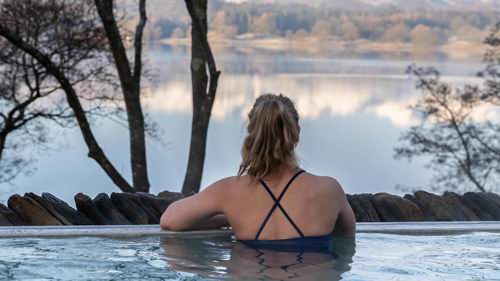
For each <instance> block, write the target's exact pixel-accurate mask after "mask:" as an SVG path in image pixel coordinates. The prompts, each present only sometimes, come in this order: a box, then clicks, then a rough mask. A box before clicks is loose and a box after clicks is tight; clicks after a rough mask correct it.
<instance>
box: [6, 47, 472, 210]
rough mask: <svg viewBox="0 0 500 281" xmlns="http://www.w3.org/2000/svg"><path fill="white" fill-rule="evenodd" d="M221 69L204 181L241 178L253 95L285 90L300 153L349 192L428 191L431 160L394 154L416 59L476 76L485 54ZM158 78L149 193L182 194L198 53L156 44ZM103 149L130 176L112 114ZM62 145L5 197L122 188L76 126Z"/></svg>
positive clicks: (274, 61)
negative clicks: (295, 116) (297, 118)
mask: <svg viewBox="0 0 500 281" xmlns="http://www.w3.org/2000/svg"><path fill="white" fill-rule="evenodd" d="M215 55H216V60H217V63H218V66H219V68H220V69H221V70H222V76H221V80H220V83H219V84H220V85H219V90H218V94H217V98H216V102H215V105H214V109H213V118H212V120H211V124H210V129H209V135H208V147H207V158H206V162H205V170H204V176H203V186H206V185H207V184H210V183H211V182H213V181H215V180H217V179H219V178H221V177H226V176H231V175H235V173H236V172H237V169H238V165H239V161H240V154H239V153H240V145H241V143H242V140H243V137H244V135H245V118H246V114H247V112H248V111H249V109H250V107H251V106H252V104H253V102H254V100H255V98H256V97H257V96H259V95H261V94H263V93H283V94H285V95H287V96H289V97H290V98H292V100H294V101H295V103H296V105H297V107H298V111H299V113H300V115H301V123H300V125H301V142H300V145H299V147H298V156H299V159H300V163H301V165H302V167H303V168H304V169H306V170H307V171H309V172H312V173H315V174H321V175H330V176H333V177H336V178H337V179H338V180H339V181H340V183H341V184H342V185H343V186H344V188H345V190H346V192H348V193H361V192H379V191H385V192H393V193H402V191H401V188H397V186H402V187H407V188H422V189H429V188H428V186H429V184H430V180H431V172H430V171H429V170H427V169H426V168H425V167H424V166H425V161H424V159H421V160H417V161H412V162H408V161H406V160H395V159H394V158H393V154H394V151H393V150H394V146H395V145H396V144H397V143H398V138H399V136H400V135H401V133H402V132H404V131H405V130H406V129H407V128H408V127H409V126H411V125H412V124H415V122H416V120H415V118H414V116H412V114H411V112H410V111H409V110H408V106H409V105H410V104H411V103H412V102H414V101H415V100H416V99H417V98H418V94H419V92H418V91H416V90H415V89H414V84H415V81H414V79H413V78H412V77H409V76H408V75H406V74H405V70H406V68H407V66H408V65H410V64H411V63H413V62H417V63H418V64H419V65H422V66H424V65H429V66H430V65H432V66H436V67H437V68H438V69H440V70H441V71H442V73H443V75H444V78H445V79H447V80H450V81H456V82H457V83H462V82H463V81H469V80H471V81H472V80H474V75H475V73H476V72H477V71H478V70H479V69H480V67H481V65H480V63H479V60H478V59H475V60H470V59H469V60H458V59H457V60H455V59H449V58H447V57H446V56H444V55H432V56H429V57H427V58H424V59H415V58H413V57H412V56H411V55H397V56H396V55H383V54H377V53H367V54H328V55H321V54H320V55H317V54H314V55H312V54H298V53H290V52H285V51H269V50H267V51H265V50H234V49H232V50H231V49H229V50H228V49H225V50H218V51H216V52H215ZM147 56H148V59H147V62H146V63H147V64H148V72H149V73H151V76H150V82H149V83H147V84H148V87H147V89H146V90H145V91H144V92H145V98H144V107H145V112H147V113H148V114H149V115H150V117H151V119H152V120H154V121H155V122H156V123H157V124H158V127H159V128H160V130H161V132H162V135H161V139H160V140H155V139H150V140H149V141H148V147H147V149H148V161H149V174H150V181H151V185H152V188H151V191H152V192H153V193H157V192H159V191H162V190H171V191H179V190H180V187H181V186H182V181H183V179H184V173H185V169H186V165H187V156H188V149H189V137H190V125H191V84H190V83H191V82H190V74H189V61H190V54H189V52H188V50H186V49H185V48H180V47H176V48H173V47H168V46H150V47H149V49H148V52H147ZM93 128H94V130H95V132H96V135H97V138H98V140H99V141H100V144H101V146H102V147H103V148H104V150H105V151H106V152H107V153H108V155H109V157H110V158H111V160H112V161H113V162H114V163H115V165H116V167H117V168H118V169H119V170H120V171H122V172H123V173H124V174H125V175H127V176H128V177H129V178H130V171H129V169H130V165H129V162H128V161H129V160H128V159H129V156H128V153H129V152H128V145H129V144H128V132H127V130H126V128H124V127H123V126H122V125H119V124H117V123H116V122H112V121H109V120H100V121H97V122H95V123H94V124H93ZM54 134H55V135H57V141H56V143H53V144H52V145H51V146H52V147H54V148H55V149H53V150H49V151H46V152H45V151H42V152H37V153H36V158H37V160H38V161H37V162H36V163H35V167H36V170H34V171H33V173H32V174H30V175H22V176H20V177H18V178H17V179H16V180H15V181H14V182H12V183H11V184H2V185H0V201H2V202H4V203H5V201H6V200H7V198H8V196H9V195H10V194H12V193H24V192H36V193H40V192H51V193H53V194H55V195H56V196H59V197H61V198H63V199H65V200H67V201H69V202H73V199H72V198H73V195H74V194H76V193H77V192H84V193H87V194H89V195H91V196H94V195H96V194H97V193H99V192H114V191H118V189H117V188H116V187H115V186H113V184H112V182H111V181H110V180H109V179H108V178H107V176H106V175H105V174H104V172H103V171H102V170H101V169H100V168H99V166H98V165H97V164H96V163H95V162H93V161H92V160H91V159H89V158H87V157H86V153H87V150H86V147H85V145H84V143H83V141H82V139H81V136H80V133H79V131H78V130H77V129H67V130H64V131H61V130H55V132H54Z"/></svg>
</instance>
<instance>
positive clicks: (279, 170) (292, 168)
mask: <svg viewBox="0 0 500 281" xmlns="http://www.w3.org/2000/svg"><path fill="white" fill-rule="evenodd" d="M298 169H299V167H298V166H297V165H290V164H283V165H280V166H278V167H276V168H274V169H273V170H271V172H270V173H269V174H267V175H266V176H265V177H264V178H263V180H264V181H269V182H279V181H280V180H281V179H282V178H283V176H284V175H287V176H288V175H289V174H293V173H295V172H296V171H297V170H298Z"/></svg>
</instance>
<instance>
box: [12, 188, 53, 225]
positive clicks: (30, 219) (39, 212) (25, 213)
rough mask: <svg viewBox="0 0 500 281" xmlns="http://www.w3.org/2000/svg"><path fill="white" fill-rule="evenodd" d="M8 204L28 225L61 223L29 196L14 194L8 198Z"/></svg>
mask: <svg viewBox="0 0 500 281" xmlns="http://www.w3.org/2000/svg"><path fill="white" fill-rule="evenodd" d="M8 205H9V208H10V209H11V210H13V211H14V212H16V214H18V215H19V217H21V219H22V220H23V221H25V222H27V223H28V224H30V225H62V223H61V222H60V221H59V220H58V219H57V218H55V217H54V216H53V215H52V214H51V213H50V212H49V211H47V210H46V209H45V208H43V207H42V206H41V205H40V204H38V203H37V202H36V201H35V200H33V199H31V198H29V197H21V196H19V195H17V194H15V195H13V196H11V197H10V198H9V200H8Z"/></svg>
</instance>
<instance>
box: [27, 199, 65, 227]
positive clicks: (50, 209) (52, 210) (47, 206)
mask: <svg viewBox="0 0 500 281" xmlns="http://www.w3.org/2000/svg"><path fill="white" fill-rule="evenodd" d="M24 196H25V197H29V198H31V199H33V200H35V201H36V202H37V203H38V204H40V205H41V206H42V207H44V208H45V210H47V211H48V212H49V213H50V214H51V215H52V216H53V217H55V218H56V219H57V220H59V222H61V224H64V225H71V224H72V223H71V222H69V220H67V219H66V218H65V217H64V216H63V215H61V214H59V212H58V211H57V210H56V209H55V208H54V207H53V206H52V205H51V204H50V203H49V202H48V201H47V200H45V199H44V198H42V197H40V196H38V195H36V194H34V193H31V192H29V193H25V194H24Z"/></svg>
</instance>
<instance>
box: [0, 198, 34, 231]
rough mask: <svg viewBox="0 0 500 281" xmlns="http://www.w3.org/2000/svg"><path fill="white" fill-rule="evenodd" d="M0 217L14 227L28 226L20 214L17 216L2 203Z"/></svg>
mask: <svg viewBox="0 0 500 281" xmlns="http://www.w3.org/2000/svg"><path fill="white" fill-rule="evenodd" d="M0 215H1V216H2V217H4V218H6V219H7V220H8V221H9V222H10V224H11V225H14V226H17V225H27V224H28V223H26V222H25V221H23V220H22V219H21V217H19V215H18V214H16V213H15V212H14V211H12V210H11V209H9V208H8V207H7V206H5V205H4V204H1V203H0Z"/></svg>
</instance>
